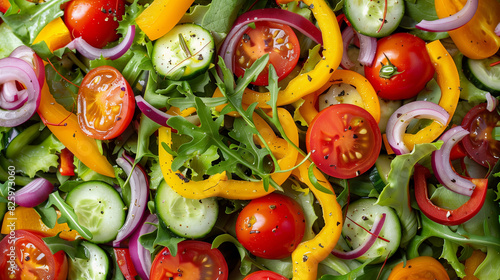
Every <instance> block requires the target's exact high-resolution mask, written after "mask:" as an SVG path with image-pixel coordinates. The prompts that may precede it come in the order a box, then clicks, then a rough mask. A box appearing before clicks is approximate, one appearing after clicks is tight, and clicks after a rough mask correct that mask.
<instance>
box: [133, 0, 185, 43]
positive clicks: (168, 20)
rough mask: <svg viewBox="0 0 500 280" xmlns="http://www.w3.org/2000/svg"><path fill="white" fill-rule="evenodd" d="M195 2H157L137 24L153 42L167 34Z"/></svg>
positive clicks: (139, 17) (183, 0)
mask: <svg viewBox="0 0 500 280" xmlns="http://www.w3.org/2000/svg"><path fill="white" fill-rule="evenodd" d="M193 2H194V0H155V1H153V3H151V5H149V7H147V8H146V9H145V10H144V11H143V12H142V13H141V14H140V15H139V16H137V18H136V19H135V23H137V25H138V26H139V28H140V29H141V30H142V31H144V33H146V35H147V36H148V37H149V39H150V40H151V41H154V40H156V39H158V38H160V37H162V36H163V35H165V34H167V33H168V31H170V30H171V29H172V28H173V27H174V26H175V25H176V24H177V23H178V22H179V20H180V19H181V18H182V16H183V15H184V14H185V13H186V11H187V10H188V9H189V7H190V6H191V4H193Z"/></svg>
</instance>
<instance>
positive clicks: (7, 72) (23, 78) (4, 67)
mask: <svg viewBox="0 0 500 280" xmlns="http://www.w3.org/2000/svg"><path fill="white" fill-rule="evenodd" d="M15 81H19V82H20V83H21V84H22V85H24V87H25V90H26V93H27V96H28V98H27V100H26V102H24V103H23V104H22V105H21V106H19V104H15V105H14V106H8V105H5V104H3V105H4V106H5V107H4V108H0V126H4V127H14V126H18V125H20V124H22V123H24V122H25V121H27V120H28V119H29V118H31V116H33V114H34V113H35V112H36V110H37V109H38V106H39V105H40V92H41V91H40V84H39V83H38V78H37V76H36V74H35V71H34V70H33V68H32V67H31V65H30V64H29V63H27V62H26V61H24V60H22V59H20V58H14V57H6V58H3V59H0V85H2V84H5V83H9V82H14V83H15ZM35 81H36V82H35ZM11 94H12V93H9V95H11ZM0 95H4V93H3V90H2V92H0ZM23 95H24V93H21V92H20V93H18V96H19V98H18V100H19V99H23V97H22V96H23ZM4 100H6V99H5V98H4ZM6 108H16V109H13V110H5V109H6Z"/></svg>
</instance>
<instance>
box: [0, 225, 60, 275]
mask: <svg viewBox="0 0 500 280" xmlns="http://www.w3.org/2000/svg"><path fill="white" fill-rule="evenodd" d="M0 254H1V255H2V258H1V260H0V279H33V280H52V279H55V277H56V274H55V267H56V263H55V260H54V256H53V255H52V253H51V252H50V250H49V248H48V247H47V245H45V243H44V242H43V240H42V239H41V238H40V237H38V236H37V235H35V234H33V233H31V232H29V231H25V230H15V231H13V232H11V234H9V235H6V236H5V237H4V238H3V239H2V241H0Z"/></svg>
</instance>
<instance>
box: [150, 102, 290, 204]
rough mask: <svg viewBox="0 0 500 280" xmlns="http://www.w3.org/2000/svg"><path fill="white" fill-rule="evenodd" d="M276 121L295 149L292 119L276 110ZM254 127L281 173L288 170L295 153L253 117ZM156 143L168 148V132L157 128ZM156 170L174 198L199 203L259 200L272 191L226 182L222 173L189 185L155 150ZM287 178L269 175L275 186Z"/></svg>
mask: <svg viewBox="0 0 500 280" xmlns="http://www.w3.org/2000/svg"><path fill="white" fill-rule="evenodd" d="M278 114H279V119H280V122H281V123H282V125H283V128H284V130H285V133H286V135H287V136H288V137H289V139H290V140H291V141H292V143H294V144H295V145H298V141H299V135H298V130H297V126H296V125H295V123H294V121H293V117H292V116H291V115H290V113H289V112H288V111H286V110H285V109H278ZM253 120H254V123H255V126H256V128H257V129H258V131H259V132H260V133H261V134H262V136H263V138H264V139H265V140H266V142H267V144H268V145H269V147H270V148H271V151H272V152H273V154H274V155H275V156H276V158H278V164H279V166H280V168H281V170H287V169H291V168H292V167H293V166H294V164H295V162H296V159H297V155H298V151H297V149H295V148H294V147H293V145H291V144H289V143H288V142H287V141H286V140H284V139H282V138H279V137H277V136H276V135H275V134H274V132H273V130H272V128H271V127H270V126H269V125H268V124H267V123H266V122H265V121H264V120H263V119H262V118H260V117H259V116H258V115H254V119H253ZM158 137H159V142H160V143H166V144H167V145H169V146H170V145H171V143H172V138H171V130H170V128H167V127H161V128H160V129H159V130H158ZM158 154H159V157H160V166H161V171H162V173H163V177H164V179H165V182H166V183H167V184H168V185H169V186H170V187H172V189H174V190H175V191H176V192H177V193H178V194H180V195H181V196H183V197H186V198H191V199H203V198H207V197H214V196H217V197H223V198H227V199H240V200H250V199H254V198H258V197H262V196H264V195H266V194H268V193H271V192H273V191H274V188H273V187H272V186H270V187H269V189H268V191H266V190H265V189H264V185H263V183H262V181H259V182H249V181H242V180H230V179H228V177H227V175H226V174H225V173H219V174H216V175H212V176H210V178H208V179H206V180H202V181H191V180H188V179H186V178H184V177H183V176H182V175H181V174H180V173H177V172H176V171H175V170H172V169H170V167H171V165H172V161H173V160H174V158H173V156H172V155H171V154H169V153H168V152H167V151H166V150H165V149H163V148H161V145H160V148H159V152H158ZM290 174H291V171H288V172H279V173H273V174H272V175H271V177H272V179H273V180H274V181H275V182H276V183H277V184H282V183H283V182H285V180H286V179H287V178H288V176H289V175H290Z"/></svg>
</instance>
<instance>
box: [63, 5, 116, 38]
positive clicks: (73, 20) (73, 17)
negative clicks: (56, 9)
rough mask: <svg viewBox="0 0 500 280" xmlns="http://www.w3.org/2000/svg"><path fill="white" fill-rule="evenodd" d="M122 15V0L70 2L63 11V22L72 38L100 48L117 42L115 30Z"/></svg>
mask: <svg viewBox="0 0 500 280" xmlns="http://www.w3.org/2000/svg"><path fill="white" fill-rule="evenodd" d="M124 13H125V1H124V0H72V1H71V2H69V3H68V5H67V6H66V8H65V10H64V22H65V23H66V26H67V27H68V29H69V31H70V32H71V35H72V36H73V38H77V37H82V38H83V39H84V40H85V41H87V43H89V44H90V45H92V46H94V47H96V48H102V47H104V46H106V45H107V44H108V43H109V42H113V41H116V40H118V38H119V36H118V34H117V33H116V28H118V21H120V20H122V16H123V14H124Z"/></svg>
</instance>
